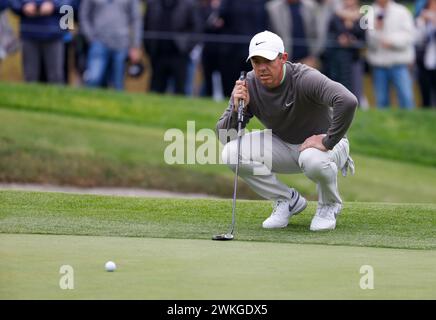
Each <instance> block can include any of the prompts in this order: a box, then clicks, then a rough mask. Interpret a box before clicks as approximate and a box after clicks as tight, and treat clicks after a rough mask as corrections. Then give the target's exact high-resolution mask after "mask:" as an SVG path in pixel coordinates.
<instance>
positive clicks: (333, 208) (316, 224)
mask: <svg viewBox="0 0 436 320" xmlns="http://www.w3.org/2000/svg"><path fill="white" fill-rule="evenodd" d="M341 209H342V205H341V204H340V203H333V204H318V208H317V209H316V213H315V216H314V217H313V219H312V223H311V224H310V230H311V231H323V230H333V229H335V228H336V217H337V216H338V215H339V213H340V212H341Z"/></svg>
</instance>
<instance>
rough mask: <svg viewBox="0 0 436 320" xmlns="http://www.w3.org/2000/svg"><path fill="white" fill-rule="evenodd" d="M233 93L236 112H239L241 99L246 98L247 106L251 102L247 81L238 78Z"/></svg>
mask: <svg viewBox="0 0 436 320" xmlns="http://www.w3.org/2000/svg"><path fill="white" fill-rule="evenodd" d="M232 95H233V106H234V111H235V112H238V106H239V99H242V100H244V103H245V108H247V106H248V103H249V102H250V95H249V94H248V88H247V81H246V80H237V81H236V83H235V87H234V88H233V92H232Z"/></svg>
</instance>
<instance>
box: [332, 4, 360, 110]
mask: <svg viewBox="0 0 436 320" xmlns="http://www.w3.org/2000/svg"><path fill="white" fill-rule="evenodd" d="M359 8H360V6H359V1H358V0H344V3H343V6H342V7H341V8H339V9H338V10H336V12H335V14H334V15H333V17H332V18H331V20H330V25H329V30H328V40H329V44H330V46H329V49H328V50H327V52H328V54H327V56H328V60H329V64H328V66H329V70H328V74H329V75H330V78H331V79H332V80H335V81H337V82H340V83H341V84H343V85H344V86H345V87H346V88H347V89H348V90H350V91H351V92H352V93H353V94H354V95H355V96H356V97H357V98H358V99H359V101H360V100H361V99H362V91H363V90H362V86H363V84H362V79H363V71H364V69H363V60H362V57H361V54H360V51H361V49H362V48H363V47H364V45H365V30H363V29H362V27H361V26H360V19H361V17H362V15H361V13H360V11H359Z"/></svg>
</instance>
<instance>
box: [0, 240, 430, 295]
mask: <svg viewBox="0 0 436 320" xmlns="http://www.w3.org/2000/svg"><path fill="white" fill-rule="evenodd" d="M0 243H1V246H0V299H200V300H201V299H435V298H436V276H435V274H436V268H435V267H436V251H433V250H425V251H424V250H405V249H385V248H365V247H349V246H326V245H309V244H288V243H267V242H247V241H228V242H216V241H207V240H189V239H184V240H179V239H157V238H122V237H95V236H92V237H91V236H61V235H25V234H0ZM108 260H113V261H115V262H116V263H117V267H118V269H117V270H116V271H115V272H113V273H110V272H106V271H104V264H105V262H106V261H108ZM62 265H70V266H71V267H72V268H73V270H74V289H71V290H68V289H67V290H63V289H61V288H60V285H59V283H60V280H61V277H63V276H64V275H63V274H60V268H61V266H62ZM363 265H370V266H372V268H373V271H374V289H372V290H371V289H366V290H363V289H361V288H360V285H359V284H360V282H361V278H362V277H367V276H368V274H367V273H363V274H361V273H360V268H361V267H362V266H363ZM70 274H71V273H70ZM70 283H71V282H70Z"/></svg>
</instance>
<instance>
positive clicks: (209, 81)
mask: <svg viewBox="0 0 436 320" xmlns="http://www.w3.org/2000/svg"><path fill="white" fill-rule="evenodd" d="M220 5H221V0H201V3H200V13H201V18H202V23H203V28H202V29H203V32H204V33H205V34H211V35H217V34H220V33H221V32H222V28H223V26H224V20H223V19H222V18H221V17H220V15H219V14H220V12H219V10H220ZM220 46H221V44H220V43H218V42H211V41H206V42H205V43H204V45H203V53H202V59H201V64H202V66H203V77H204V94H205V95H206V96H213V94H214V90H216V88H215V87H214V81H213V77H214V74H218V73H219V71H220V61H221V57H220V52H219V50H220Z"/></svg>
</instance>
